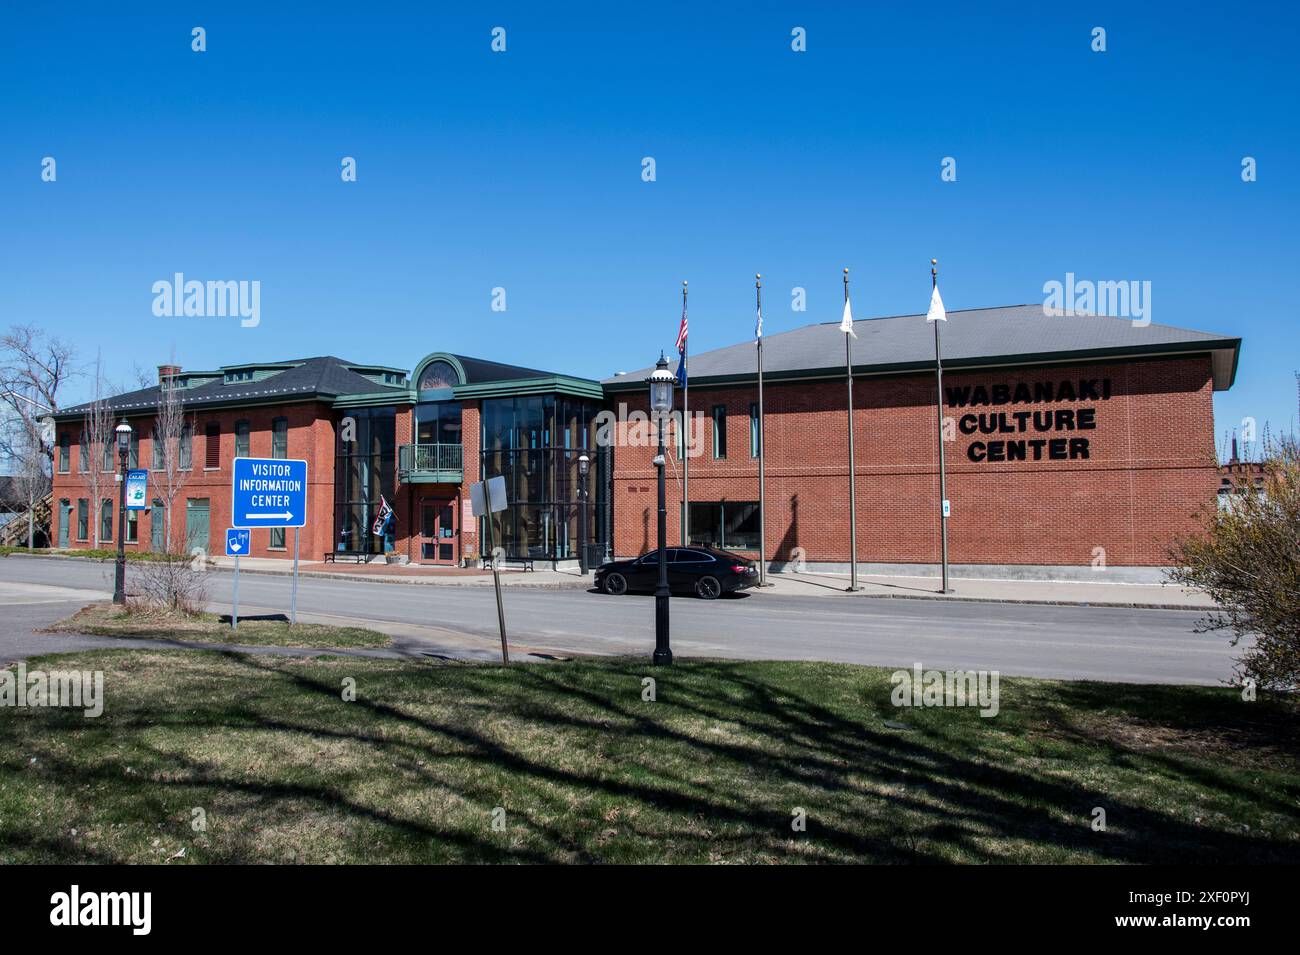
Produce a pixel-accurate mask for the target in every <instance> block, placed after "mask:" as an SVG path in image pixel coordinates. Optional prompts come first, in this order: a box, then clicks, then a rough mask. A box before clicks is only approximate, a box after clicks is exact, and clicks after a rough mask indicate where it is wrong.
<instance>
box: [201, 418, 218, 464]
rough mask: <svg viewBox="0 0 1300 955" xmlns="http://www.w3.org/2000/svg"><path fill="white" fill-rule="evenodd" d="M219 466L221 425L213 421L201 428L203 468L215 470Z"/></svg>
mask: <svg viewBox="0 0 1300 955" xmlns="http://www.w3.org/2000/svg"><path fill="white" fill-rule="evenodd" d="M219 467H221V425H219V424H217V423H216V422H215V421H214V422H212V423H210V424H209V425H208V426H207V427H205V428H204V429H203V469H204V470H205V471H215V470H216V469H217V468H219Z"/></svg>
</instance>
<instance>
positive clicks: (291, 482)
mask: <svg viewBox="0 0 1300 955" xmlns="http://www.w3.org/2000/svg"><path fill="white" fill-rule="evenodd" d="M230 523H231V526H233V527H304V526H306V524H307V462H306V461H295V460H289V459H287V458H235V461H234V467H233V469H232V473H231V493H230Z"/></svg>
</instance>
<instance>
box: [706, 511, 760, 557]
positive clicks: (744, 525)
mask: <svg viewBox="0 0 1300 955" xmlns="http://www.w3.org/2000/svg"><path fill="white" fill-rule="evenodd" d="M690 542H691V543H692V544H695V545H697V546H698V545H708V546H711V547H720V548H722V549H724V550H758V503H757V502H755V501H717V502H713V503H698V502H695V501H692V502H691V540H690Z"/></svg>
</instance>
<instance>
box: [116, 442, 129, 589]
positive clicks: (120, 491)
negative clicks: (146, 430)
mask: <svg viewBox="0 0 1300 955" xmlns="http://www.w3.org/2000/svg"><path fill="white" fill-rule="evenodd" d="M113 433H114V435H116V437H117V459H118V478H117V480H118V487H117V566H116V567H115V568H114V571H113V603H115V604H124V603H126V460H127V455H129V454H130V453H131V435H132V433H133V429H132V427H131V426H130V425H129V424H127V423H126V419H125V418H123V419H122V420H121V421H120V422H118V425H117V427H116V428H114V429H113Z"/></svg>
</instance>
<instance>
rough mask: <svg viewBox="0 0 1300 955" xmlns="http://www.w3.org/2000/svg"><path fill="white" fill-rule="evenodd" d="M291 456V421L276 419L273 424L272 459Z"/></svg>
mask: <svg viewBox="0 0 1300 955" xmlns="http://www.w3.org/2000/svg"><path fill="white" fill-rule="evenodd" d="M288 456H289V419H288V418H276V419H275V420H273V421H272V422H271V457H273V458H287V457H288Z"/></svg>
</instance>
